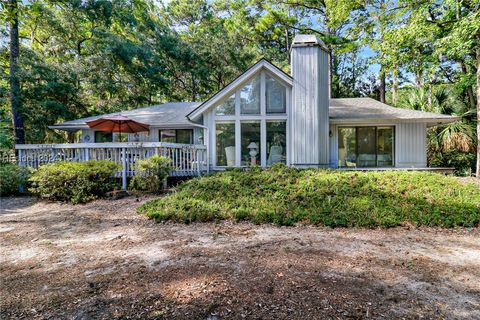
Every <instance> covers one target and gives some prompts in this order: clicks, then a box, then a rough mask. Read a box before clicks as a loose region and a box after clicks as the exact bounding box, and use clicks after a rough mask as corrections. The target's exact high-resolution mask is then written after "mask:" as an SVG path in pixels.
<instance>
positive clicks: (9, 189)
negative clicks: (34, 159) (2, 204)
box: [0, 163, 30, 196]
mask: <svg viewBox="0 0 480 320" xmlns="http://www.w3.org/2000/svg"><path fill="white" fill-rule="evenodd" d="M29 174H30V170H29V169H28V168H26V167H20V166H18V165H16V164H10V163H2V164H0V195H1V196H8V195H16V194H19V193H21V191H24V190H25V188H26V185H27V181H28V176H29Z"/></svg>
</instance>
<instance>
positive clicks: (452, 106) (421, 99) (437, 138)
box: [399, 87, 476, 163]
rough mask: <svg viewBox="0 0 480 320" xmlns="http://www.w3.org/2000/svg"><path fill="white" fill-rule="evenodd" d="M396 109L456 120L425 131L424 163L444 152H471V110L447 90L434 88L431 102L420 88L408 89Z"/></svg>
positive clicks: (472, 139) (472, 111)
mask: <svg viewBox="0 0 480 320" xmlns="http://www.w3.org/2000/svg"><path fill="white" fill-rule="evenodd" d="M399 106H401V107H404V108H408V109H413V110H419V111H425V112H435V113H441V114H448V115H453V116H457V117H459V121H456V122H454V123H449V124H445V125H441V126H435V127H432V128H429V129H428V141H429V144H428V160H429V163H431V162H432V160H433V159H435V158H436V157H438V156H440V157H441V156H442V155H443V154H445V153H447V152H452V151H458V152H462V153H472V154H473V153H474V152H475V146H476V135H475V121H474V119H475V110H474V109H469V107H468V105H467V104H465V103H464V102H463V101H462V100H461V99H460V98H459V97H458V96H457V95H456V94H455V93H454V92H453V91H452V90H451V89H449V88H445V87H437V88H436V89H435V90H434V91H433V93H432V99H431V103H429V101H428V92H427V91H426V90H424V89H418V88H416V89H412V90H411V92H410V94H409V95H408V96H407V98H406V99H405V101H403V103H402V102H401V103H399Z"/></svg>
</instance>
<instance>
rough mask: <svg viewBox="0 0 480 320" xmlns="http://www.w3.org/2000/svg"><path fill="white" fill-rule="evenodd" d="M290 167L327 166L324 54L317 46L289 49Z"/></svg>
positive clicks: (325, 68)
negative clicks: (291, 88)
mask: <svg viewBox="0 0 480 320" xmlns="http://www.w3.org/2000/svg"><path fill="white" fill-rule="evenodd" d="M292 77H293V90H292V98H293V103H292V115H291V120H292V123H291V125H292V129H291V134H292V137H291V138H292V139H291V140H292V144H291V145H292V147H291V150H292V161H291V163H292V165H299V166H328V164H329V162H330V159H329V146H328V142H329V141H328V140H329V137H328V130H329V119H328V102H329V101H328V54H327V53H326V52H325V51H323V50H322V49H321V48H320V47H318V46H299V47H295V46H294V47H293V48H292Z"/></svg>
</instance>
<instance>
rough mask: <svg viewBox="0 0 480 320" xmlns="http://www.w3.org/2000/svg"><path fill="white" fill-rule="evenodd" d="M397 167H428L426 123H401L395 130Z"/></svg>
mask: <svg viewBox="0 0 480 320" xmlns="http://www.w3.org/2000/svg"><path fill="white" fill-rule="evenodd" d="M395 160H396V161H395V164H396V165H395V166H396V167H399V168H425V167H426V166H427V128H426V125H425V123H399V124H397V126H396V130H395Z"/></svg>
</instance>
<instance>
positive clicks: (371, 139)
mask: <svg viewBox="0 0 480 320" xmlns="http://www.w3.org/2000/svg"><path fill="white" fill-rule="evenodd" d="M375 129H376V128H375V127H362V128H357V154H358V159H357V166H359V167H374V166H375V164H376V141H375V139H376V136H375Z"/></svg>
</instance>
